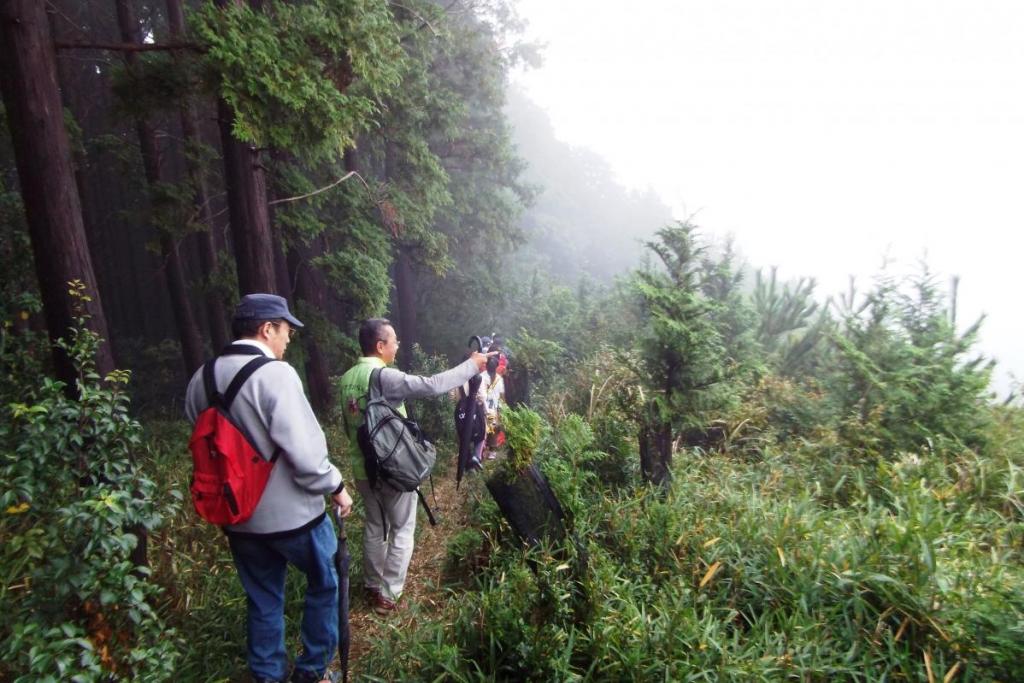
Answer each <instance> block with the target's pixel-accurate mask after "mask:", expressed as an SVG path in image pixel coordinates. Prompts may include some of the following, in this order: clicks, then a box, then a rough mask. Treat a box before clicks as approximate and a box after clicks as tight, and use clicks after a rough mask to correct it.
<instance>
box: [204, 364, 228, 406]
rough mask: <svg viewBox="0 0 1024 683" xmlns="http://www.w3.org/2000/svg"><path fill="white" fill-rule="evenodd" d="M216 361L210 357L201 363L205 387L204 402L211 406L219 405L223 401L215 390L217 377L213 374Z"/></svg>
mask: <svg viewBox="0 0 1024 683" xmlns="http://www.w3.org/2000/svg"><path fill="white" fill-rule="evenodd" d="M216 362H217V359H216V358H211V359H210V360H208V361H206V363H204V364H203V388H205V389H206V403H207V405H211V406H220V405H222V404H223V402H224V397H223V396H222V395H221V393H220V392H219V391H217V379H216V377H215V376H214V374H213V365H214V363H216Z"/></svg>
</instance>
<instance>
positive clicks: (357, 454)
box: [341, 356, 405, 479]
mask: <svg viewBox="0 0 1024 683" xmlns="http://www.w3.org/2000/svg"><path fill="white" fill-rule="evenodd" d="M386 367H387V364H386V363H385V362H384V361H383V360H382V359H380V358H378V357H376V356H363V357H362V358H360V359H359V360H358V361H356V364H355V365H353V366H352V367H351V368H349V370H348V372H346V373H345V374H344V375H342V376H341V409H342V413H341V414H342V417H343V418H344V420H345V434H346V435H347V436H348V444H349V445H348V447H349V457H350V458H351V459H352V475H353V476H354V477H355V478H356V479H366V464H365V462H364V460H363V452H362V451H361V450H360V449H359V439H358V437H357V436H356V432H357V431H359V428H360V427H361V426H362V424H363V411H364V410H366V401H367V400H368V399H369V396H370V373H372V372H373V371H374V370H375V369H377V368H386ZM396 409H397V410H398V412H399V413H401V414H402V415H403V416H404V415H405V403H402V404H400V405H399V406H397V408H396Z"/></svg>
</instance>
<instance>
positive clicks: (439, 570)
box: [349, 461, 496, 680]
mask: <svg viewBox="0 0 1024 683" xmlns="http://www.w3.org/2000/svg"><path fill="white" fill-rule="evenodd" d="M495 464H496V461H489V462H488V463H486V465H485V467H490V468H493V467H494V466H495ZM474 476H477V475H474V474H470V475H467V477H466V478H465V479H464V480H463V483H462V486H461V488H460V490H458V491H457V490H456V489H455V475H454V472H452V471H448V472H445V473H444V474H442V475H440V476H435V478H434V492H433V494H431V491H430V486H429V485H427V486H426V488H425V490H424V495H425V496H426V497H427V502H428V503H429V504H430V507H431V510H433V512H434V516H435V517H436V518H437V526H430V524H429V523H428V522H427V516H426V514H425V513H424V511H423V509H422V506H419V510H418V511H417V514H418V516H419V518H418V521H417V530H416V547H415V550H414V551H413V555H412V562H411V563H410V565H409V574H408V576H407V578H406V582H405V592H404V593H403V594H402V599H401V600H400V601H399V609H398V610H397V612H395V613H393V614H391V615H388V616H386V617H382V616H379V615H377V614H376V613H375V612H374V611H373V607H372V604H371V603H370V601H369V600H368V599H367V598H366V595H365V593H364V591H363V586H362V585H361V581H359V584H360V585H356V583H353V584H352V585H351V586H350V589H349V595H350V596H351V606H350V608H349V629H350V632H351V635H352V649H351V651H350V654H349V678H350V680H358V679H359V676H360V674H361V673H362V667H361V666H360V662H361V660H362V659H363V657H365V656H366V655H367V654H368V653H369V652H370V651H371V650H372V649H373V648H374V647H375V646H376V644H377V643H379V642H380V641H382V640H384V639H386V638H388V637H389V635H388V632H389V631H391V630H394V629H406V628H415V623H416V622H419V621H423V620H430V619H432V618H433V617H435V616H437V614H439V613H440V612H441V611H442V610H443V609H444V606H445V604H446V603H447V601H448V595H447V594H446V593H445V591H444V590H443V588H442V586H443V585H444V583H445V581H444V571H445V558H446V551H447V547H448V540H449V539H450V538H451V537H452V535H454V534H456V533H458V532H459V531H460V530H462V529H464V528H466V525H467V521H468V516H469V509H470V508H471V506H470V504H469V497H470V496H472V495H474V494H473V493H471V492H473V491H479V490H480V489H481V488H482V486H480V487H477V486H473V485H472V484H474V483H476V482H471V481H469V478H471V477H474ZM435 497H436V503H435ZM356 504H357V505H358V504H359V503H358V501H357V503H356ZM349 552H350V553H351V555H352V562H353V563H355V562H362V555H363V552H362V548H358V547H349ZM357 580H358V579H357Z"/></svg>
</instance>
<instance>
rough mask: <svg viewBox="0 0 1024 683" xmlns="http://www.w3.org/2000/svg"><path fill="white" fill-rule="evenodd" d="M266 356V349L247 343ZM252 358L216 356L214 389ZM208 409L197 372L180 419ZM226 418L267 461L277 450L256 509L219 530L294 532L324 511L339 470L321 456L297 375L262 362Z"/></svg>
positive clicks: (319, 436)
mask: <svg viewBox="0 0 1024 683" xmlns="http://www.w3.org/2000/svg"><path fill="white" fill-rule="evenodd" d="M234 343H235V344H236V345H237V344H250V345H252V346H253V347H254V348H256V349H259V350H260V351H262V352H263V353H264V354H266V355H267V356H270V355H271V354H270V353H269V350H268V349H266V347H264V346H262V345H260V344H256V343H254V342H251V341H248V340H239V341H235V342H234ZM252 359H253V356H247V355H231V356H221V357H219V358H218V359H217V362H216V364H215V365H214V375H215V378H216V381H217V389H218V390H219V391H221V392H223V391H226V390H227V387H228V384H230V383H231V380H232V378H233V377H234V376H235V374H236V373H237V372H238V371H239V370H240V369H241V367H242V366H243V365H245V364H246V363H248V362H249V361H250V360H252ZM207 407H208V403H207V398H206V389H205V387H204V386H203V371H202V368H200V369H199V370H198V371H197V372H196V374H194V375H193V376H192V380H191V381H190V382H189V385H188V391H187V393H186V396H185V415H186V416H187V417H188V419H189V421H190V422H192V423H195V421H196V418H197V416H198V415H199V413H201V412H202V411H203V410H205V409H206V408H207ZM230 414H231V418H232V419H233V420H234V422H235V424H236V425H238V427H239V429H241V431H242V432H243V433H244V434H245V436H246V437H247V438H248V439H249V442H250V443H251V444H252V445H253V446H254V447H255V448H256V450H258V451H259V452H260V454H262V455H263V457H264V458H267V459H268V460H269V459H270V457H271V456H272V455H273V453H274V451H275V450H277V449H278V448H280V449H281V455H280V457H279V458H278V460H277V463H276V464H275V465H274V468H273V470H272V471H271V474H270V480H269V481H268V482H267V488H266V489H264V491H263V497H262V498H260V502H259V504H258V505H257V506H256V510H255V511H254V512H253V515H252V517H250V518H249V520H248V521H246V522H244V523H242V524H236V525H233V526H228V527H225V530H226V531H227V532H229V533H245V534H282V533H287V532H297V531H301V530H302V529H304V528H305V527H306V526H307V525H309V524H311V523H312V522H314V521H316V520H317V519H318V518H319V517H320V516H321V515H322V514H323V513H324V509H325V508H324V496H325V495H326V494H329V493H332V492H333V491H335V490H336V489H337V488H338V486H340V485H341V472H339V471H338V468H336V467H335V466H334V465H332V464H331V462H330V460H329V459H328V457H327V439H326V438H325V437H324V432H323V430H322V429H321V428H320V423H319V422H317V419H316V416H315V415H314V414H313V409H312V407H310V405H309V401H308V400H307V399H306V394H305V392H304V391H303V389H302V381H301V380H300V379H299V375H298V373H296V372H295V369H294V368H293V367H292V366H291V365H289V364H288V363H283V362H278V363H267V364H266V365H264V366H263V367H261V368H259V369H258V370H257V371H256V372H255V373H253V375H252V377H250V378H249V379H248V380H247V381H246V383H245V384H244V385H242V389H241V391H239V392H238V396H237V397H236V398H235V401H234V403H232V404H231V410H230Z"/></svg>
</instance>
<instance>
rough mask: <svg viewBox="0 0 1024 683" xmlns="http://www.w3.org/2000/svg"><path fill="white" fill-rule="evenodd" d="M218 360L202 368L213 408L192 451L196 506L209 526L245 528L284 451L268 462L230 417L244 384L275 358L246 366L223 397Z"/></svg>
mask: <svg viewBox="0 0 1024 683" xmlns="http://www.w3.org/2000/svg"><path fill="white" fill-rule="evenodd" d="M229 349H230V347H229ZM254 351H255V349H254ZM228 353H248V350H246V351H242V350H241V349H239V350H238V351H231V350H229V351H228ZM257 353H258V352H257ZM216 361H217V359H216V358H214V359H213V360H211V361H209V362H207V363H206V365H204V366H203V385H204V386H205V387H206V398H207V401H208V403H209V407H208V408H206V410H204V411H203V412H201V413H199V417H198V418H197V419H196V424H195V426H194V427H193V428H192V438H191V439H189V442H188V447H189V450H190V451H192V486H191V491H192V504H193V505H195V508H196V512H198V513H199V516H200V517H202V518H203V519H205V520H206V521H207V522H210V523H211V524H217V525H219V526H224V525H226V524H240V523H241V522H244V521H246V520H247V519H249V518H250V517H252V513H253V510H255V509H256V505H257V503H259V502H260V497H261V496H262V495H263V489H265V488H266V487H267V480H268V479H270V471H271V470H272V469H273V468H274V463H275V462H277V457H278V456H279V455H280V450H277V451H275V452H274V455H273V457H272V458H271V459H270V460H266V459H264V458H263V456H262V455H260V453H259V451H257V450H256V449H255V448H253V446H252V444H251V443H249V440H248V439H247V438H245V435H244V434H243V433H242V432H241V430H240V429H239V428H238V426H237V425H236V424H235V423H234V422H233V421H232V419H231V415H230V413H229V412H228V410H229V409H230V408H231V403H232V402H233V401H234V400H235V397H236V396H237V395H238V391H239V389H241V388H242V385H243V384H245V381H246V380H247V379H249V377H250V376H252V373H254V372H256V371H257V370H258V369H260V368H261V367H263V366H264V365H266V364H267V363H272V362H274V359H273V358H268V357H266V356H264V355H263V354H260V355H259V356H258V357H256V358H253V359H252V360H251V361H249V362H248V363H246V364H245V365H244V366H242V369H241V370H239V371H238V374H237V375H235V377H234V379H233V380H231V384H230V385H229V386H228V389H227V391H225V392H224V394H221V393H220V392H218V391H217V385H216V382H215V380H214V374H213V366H214V363H216Z"/></svg>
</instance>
